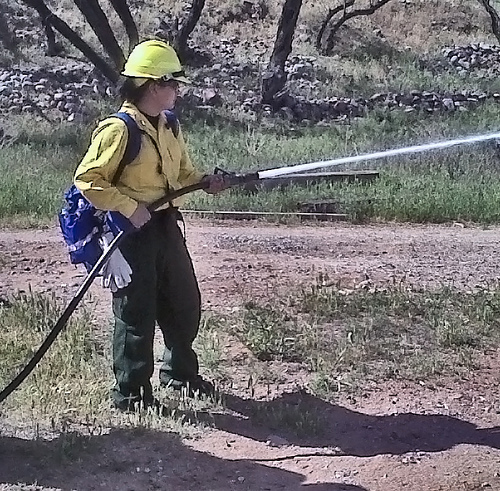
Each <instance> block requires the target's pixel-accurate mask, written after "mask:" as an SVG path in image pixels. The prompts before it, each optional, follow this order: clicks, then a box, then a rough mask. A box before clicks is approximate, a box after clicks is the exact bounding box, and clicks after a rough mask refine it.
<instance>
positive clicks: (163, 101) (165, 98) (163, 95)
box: [155, 80, 179, 109]
mask: <svg viewBox="0 0 500 491" xmlns="http://www.w3.org/2000/svg"><path fill="white" fill-rule="evenodd" d="M155 89H156V95H157V97H158V103H159V105H161V106H162V108H163V109H174V107H175V101H176V100H177V96H178V94H179V82H177V81H176V80H160V81H158V82H156V83H155Z"/></svg>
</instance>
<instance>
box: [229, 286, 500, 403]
mask: <svg viewBox="0 0 500 491" xmlns="http://www.w3.org/2000/svg"><path fill="white" fill-rule="evenodd" d="M499 314H500V290H499V289H498V288H495V289H492V290H478V291H474V292H463V291H458V290H454V289H452V288H449V287H443V288H441V289H438V290H435V291H430V290H421V291H420V290H412V289H410V288H407V287H405V286H404V285H401V286H397V287H393V288H389V289H384V290H377V289H372V290H365V289H359V290H352V291H346V290H339V289H337V288H335V287H319V286H313V287H311V288H308V289H305V290H304V291H303V292H302V293H301V294H297V295H294V296H291V297H290V298H287V299H273V300H272V301H271V302H270V303H269V304H266V305H258V304H254V303H251V304H250V303H249V304H247V305H246V306H245V309H244V312H243V314H242V315H241V319H240V321H239V323H238V326H237V328H236V329H235V328H232V329H233V330H235V332H236V333H237V334H238V336H239V338H240V339H241V340H242V342H243V343H244V344H245V345H246V346H247V347H248V348H249V349H250V350H251V351H252V353H253V354H254V355H255V356H256V357H257V358H258V359H261V360H266V361H268V360H278V361H281V362H295V363H302V364H303V365H304V366H306V367H307V368H308V370H309V371H310V373H311V377H312V381H311V389H312V391H313V392H314V393H315V394H317V395H319V396H322V397H326V398H331V397H332V396H333V394H335V393H336V392H338V391H341V390H345V389H346V388H348V389H349V390H357V389H359V388H362V387H364V386H365V385H366V383H367V382H371V381H375V382H380V381H382V380H385V379H388V378H396V379H414V380H422V379H427V378H428V377H437V376H441V375H454V374H461V373H465V372H467V371H468V370H469V369H471V368H474V366H475V365H474V360H475V359H477V357H478V355H480V354H481V353H482V352H483V351H484V350H488V349H489V348H491V347H492V346H493V347H494V346H498V343H499V341H500V324H499Z"/></svg>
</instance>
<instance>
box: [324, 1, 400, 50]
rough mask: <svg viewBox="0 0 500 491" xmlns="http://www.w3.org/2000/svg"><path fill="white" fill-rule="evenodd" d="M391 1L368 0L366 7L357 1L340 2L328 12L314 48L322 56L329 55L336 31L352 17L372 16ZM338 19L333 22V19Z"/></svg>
mask: <svg viewBox="0 0 500 491" xmlns="http://www.w3.org/2000/svg"><path fill="white" fill-rule="evenodd" d="M390 1H391V0H369V2H368V5H367V6H366V7H360V5H361V1H360V0H359V1H358V0H342V4H340V5H337V6H336V7H335V8H333V9H330V10H329V11H328V14H327V16H326V17H325V20H324V21H323V22H322V24H321V27H320V29H319V31H318V35H317V37H316V48H317V50H318V51H319V52H320V53H322V54H330V53H331V52H332V49H333V47H334V45H335V37H336V35H337V32H338V30H339V29H340V28H341V27H342V26H343V25H344V24H345V23H346V22H347V21H349V20H351V19H353V18H354V17H360V16H366V15H372V14H373V13H374V12H375V11H377V10H378V9H379V8H381V7H383V6H384V5H385V4H386V3H389V2H390ZM336 16H337V17H338V18H337V19H336V20H335V21H333V19H334V17H336Z"/></svg>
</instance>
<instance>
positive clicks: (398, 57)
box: [0, 0, 500, 224]
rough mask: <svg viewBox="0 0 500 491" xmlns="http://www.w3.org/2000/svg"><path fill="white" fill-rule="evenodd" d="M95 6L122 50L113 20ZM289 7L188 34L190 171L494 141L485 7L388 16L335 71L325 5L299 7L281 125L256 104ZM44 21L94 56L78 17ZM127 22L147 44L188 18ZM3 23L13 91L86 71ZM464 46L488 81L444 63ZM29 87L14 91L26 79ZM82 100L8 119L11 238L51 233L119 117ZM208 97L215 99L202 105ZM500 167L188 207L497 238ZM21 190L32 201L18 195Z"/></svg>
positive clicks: (165, 15) (265, 5)
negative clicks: (377, 222)
mask: <svg viewBox="0 0 500 491" xmlns="http://www.w3.org/2000/svg"><path fill="white" fill-rule="evenodd" d="M102 3H103V6H104V7H106V8H107V11H108V13H109V16H110V20H111V23H112V25H114V26H115V27H116V32H117V33H118V37H119V39H120V41H121V43H122V46H124V47H126V42H125V36H124V33H123V32H121V31H120V24H119V22H118V19H117V18H115V17H116V15H113V12H112V10H111V9H110V8H109V5H107V3H106V2H102ZM281 5H282V4H281V3H280V2H270V1H268V2H266V1H264V0H261V1H259V2H207V4H206V6H205V9H204V11H203V13H202V16H201V19H200V21H199V23H198V25H197V27H196V29H195V31H194V32H193V35H192V38H191V40H190V46H191V48H192V49H193V50H194V54H195V56H194V58H193V59H192V61H191V65H190V66H189V67H188V70H189V72H190V75H191V76H192V78H193V79H194V80H195V82H196V83H195V86H194V87H193V88H192V89H190V91H189V92H188V93H187V94H186V96H185V98H184V101H182V102H181V103H180V104H179V117H180V119H181V121H182V123H183V124H184V126H185V127H186V128H187V134H188V138H189V144H190V147H191V151H192V153H193V156H194V158H195V161H196V162H197V165H198V166H199V167H201V168H202V169H204V170H205V171H207V172H209V171H211V170H212V169H213V168H214V167H215V166H219V167H223V168H226V169H228V170H232V171H241V172H246V171H250V170H256V169H263V168H270V167H277V166H279V165H285V164H293V163H300V162H307V161H312V160H320V159H331V158H334V157H342V156H346V155H355V154H361V153H366V152H369V151H372V150H382V149H387V148H394V147H401V146H405V145H407V144H418V143H426V142H429V141H433V140H441V139H446V138H451V137H457V136H465V135H469V134H478V133H482V132H490V131H495V130H496V129H497V127H498V108H499V106H498V102H497V100H498V97H497V95H498V94H497V92H500V86H499V82H498V62H497V61H496V56H497V52H496V51H495V50H496V49H497V48H496V47H495V46H494V41H495V38H494V37H493V36H492V34H491V33H490V21H489V17H488V16H487V15H486V13H485V12H484V10H483V9H482V7H481V5H480V4H479V3H478V2H476V1H472V0H469V1H443V0H442V1H421V0H414V1H404V2H403V1H393V2H390V3H389V4H387V5H386V6H384V7H383V8H381V9H380V10H378V11H377V12H376V13H375V14H373V15H371V16H369V17H366V16H365V17H360V18H357V19H354V21H353V22H351V23H349V24H347V25H346V26H345V27H344V28H343V29H341V31H340V32H339V35H338V41H337V44H336V46H335V49H334V53H332V55H331V56H322V55H319V54H318V53H317V51H316V49H315V48H314V43H315V36H316V33H317V31H318V26H319V25H320V23H321V21H322V20H323V18H324V16H325V15H326V12H327V11H328V8H329V7H330V5H329V4H327V3H326V2H312V1H311V2H305V3H304V5H303V7H302V11H301V16H300V18H299V22H298V26H297V29H296V33H295V40H294V45H293V52H292V54H291V56H290V58H289V64H288V66H287V70H288V73H289V82H288V87H289V100H290V101H291V103H290V104H289V105H292V107H286V104H285V107H283V108H282V109H280V110H279V111H278V112H277V113H275V112H272V111H269V110H268V109H267V108H266V107H262V106H261V105H259V104H258V93H259V87H260V76H261V73H262V70H263V68H264V67H265V66H266V63H267V62H268V59H269V56H270V52H271V49H272V45H273V42H274V36H275V32H276V26H277V19H278V18H279V15H280V9H281ZM50 6H51V8H53V10H54V12H55V13H57V15H59V16H60V17H61V18H63V19H64V20H66V22H67V23H68V24H70V25H71V26H72V27H73V28H74V29H76V30H78V31H79V32H80V34H81V35H82V36H83V37H84V38H85V39H86V40H87V41H88V42H89V43H90V44H92V45H93V46H94V47H95V49H96V50H98V49H99V46H98V42H97V40H96V39H95V37H94V36H93V34H92V32H91V31H90V29H89V28H88V26H87V25H86V24H85V23H84V19H83V18H82V16H81V15H79V13H78V12H77V11H76V10H75V8H74V5H73V2H71V1H69V0H65V1H52V2H50ZM130 6H131V10H132V12H133V13H134V15H135V18H136V21H137V24H138V27H139V31H140V34H141V36H143V37H147V36H151V35H158V34H162V35H166V31H168V26H169V25H172V22H173V19H174V20H175V18H176V16H177V17H179V18H182V16H183V15H184V13H185V10H186V7H188V6H189V5H187V4H186V3H185V2H171V3H169V6H168V7H169V8H167V6H166V5H165V4H164V3H163V2H141V1H133V2H130ZM8 14H9V15H10V16H11V17H12V25H14V26H15V28H16V35H17V37H18V38H19V39H20V40H21V41H20V45H19V52H18V54H17V56H15V57H13V56H12V55H10V54H7V53H5V52H3V53H2V54H1V55H0V59H2V60H3V65H4V70H5V71H4V74H5V76H4V79H5V80H7V82H8V80H9V79H8V77H9V70H21V71H22V70H25V71H26V73H28V74H29V73H30V72H29V71H30V70H31V71H34V70H35V71H36V70H37V69H38V68H37V67H45V68H46V69H50V68H54V67H60V66H65V67H69V68H68V70H71V69H72V68H71V67H72V66H73V65H74V64H75V63H77V61H76V59H78V58H80V59H81V55H80V54H79V53H78V52H76V51H75V49H74V48H72V47H71V46H68V45H66V44H64V55H65V57H63V56H56V57H47V56H44V49H45V37H44V34H43V31H42V29H41V27H40V25H39V21H38V19H37V18H36V16H35V15H34V14H33V12H32V11H30V10H29V9H27V8H26V7H25V6H24V4H22V3H21V2H20V1H19V0H17V1H15V2H13V3H12V5H11V6H9V11H8ZM59 42H62V41H61V40H59ZM471 44H472V45H473V46H475V47H476V48H477V49H478V50H479V51H478V52H479V55H478V56H479V58H481V56H482V57H483V58H484V57H486V58H485V60H486V61H484V63H483V62H482V63H483V65H487V67H486V68H485V67H484V66H482V67H481V69H476V66H475V65H474V64H471V63H469V61H467V60H469V59H470V58H469V59H468V58H464V60H465V62H464V63H465V66H467V69H465V68H463V67H462V66H461V65H457V63H456V59H457V57H456V56H455V57H454V56H453V55H454V52H451V51H450V48H452V47H456V46H458V47H467V46H470V45H471ZM483 46H484V47H485V48H483ZM447 48H448V51H444V50H446V49H447ZM476 48H474V49H476ZM460 49H462V48H460ZM464 49H465V48H464ZM481 50H482V51H481ZM457 52H458V53H459V54H460V53H461V52H460V51H457ZM485 53H486V54H485ZM488 53H490V54H488ZM462 54H463V55H464V56H469V57H470V56H473V57H474V56H475V57H476V58H477V56H476V55H475V54H473V55H469V54H466V53H465V51H463V53H462ZM476 58H474V59H476ZM459 62H460V63H462V62H461V61H460V60H459ZM78 63H79V65H78V67H79V69H81V66H82V65H81V63H82V62H78ZM453 63H455V65H454V64H453ZM232 70H234V71H232ZM23 73H24V72H23ZM23 73H21V74H20V75H18V76H19V77H21V78H22V77H26V76H27V75H26V73H24V75H23ZM44 73H45V72H44ZM88 73H89V74H91V73H93V72H92V71H89V72H88ZM40 76H42V75H39V77H40ZM96 76H97V75H91V77H96ZM89 81H91V79H89ZM7 82H3V83H7ZM89 87H90V91H89V92H85V93H81V94H80V95H78V94H76V96H77V97H80V98H81V101H82V104H83V105H84V106H85V107H86V110H85V113H83V114H82V115H81V117H72V118H67V114H64V113H63V114H61V113H59V112H57V111H55V110H54V111H52V112H47V113H46V114H40V111H38V113H37V112H35V113H34V114H27V113H25V112H24V108H23V109H21V108H18V109H17V110H16V111H11V110H10V109H9V110H5V111H6V115H8V116H9V117H8V118H4V122H3V123H2V130H3V137H2V138H3V140H2V145H1V148H0V169H2V171H4V172H5V171H7V170H8V172H5V175H6V176H7V178H6V179H5V180H3V181H2V184H0V220H2V221H3V222H4V223H18V224H19V223H24V224H38V223H40V221H42V222H47V221H52V220H53V217H54V215H55V213H56V212H57V210H58V208H59V207H60V206H61V195H62V191H63V189H64V188H65V187H66V186H67V185H68V184H69V182H70V181H71V174H72V172H73V169H74V168H75V166H76V164H77V162H78V159H79V158H80V156H81V155H82V152H83V151H84V149H85V146H86V145H87V143H88V138H89V135H90V131H91V129H92V128H93V127H94V125H95V122H96V121H97V120H98V119H99V118H100V117H102V116H103V115H105V114H108V113H110V112H113V111H114V110H116V108H117V107H118V101H116V100H115V99H114V98H113V97H112V96H111V97H110V96H106V95H104V96H103V95H101V94H96V93H95V92H99V91H96V90H94V92H93V91H92V90H91V89H92V85H91V84H90V85H89ZM94 89H95V87H94ZM205 89H208V90H209V91H211V92H209V95H208V96H207V93H206V92H204V90H205ZM20 90H21V91H22V90H23V89H20ZM47 90H49V92H50V90H51V89H50V86H49V87H48V89H47ZM214 95H215V96H214ZM45 97H49V98H50V97H51V95H50V93H49V94H48V95H47V96H45ZM0 98H1V96H0ZM6 100H9V101H10V100H12V98H8V97H7V98H6ZM207 100H208V102H206V101H207ZM408 100H409V101H410V102H408ZM412 100H413V101H417V102H412ZM73 105H74V104H73ZM23 107H26V106H23ZM325 107H326V109H325ZM42 116H43V117H42ZM45 116H46V117H45ZM76 116H78V114H77V115H76ZM66 119H71V121H67V120H66ZM33 120H35V121H37V124H32V123H33ZM55 155H56V156H57V158H56V159H54V156H55ZM497 159H498V157H497V149H496V146H495V144H494V143H492V142H487V143H484V144H481V145H476V146H474V147H470V146H468V147H459V148H457V149H454V150H450V151H440V152H434V153H433V152H430V153H427V154H423V155H416V156H408V157H406V158H400V159H391V160H387V161H376V162H372V163H371V164H370V165H367V164H366V165H363V164H360V166H361V167H363V168H378V169H380V172H381V174H380V175H381V177H380V179H378V180H377V182H374V183H372V184H369V185H348V186H347V185H343V184H340V185H326V184H325V185H320V186H319V187H318V186H313V187H311V186H310V187H308V188H305V189H296V188H290V189H287V190H284V191H280V192H274V191H273V192H261V193H259V194H250V195H249V194H248V193H246V192H242V191H240V190H232V191H230V192H227V193H224V194H223V195H221V196H220V197H217V198H216V199H210V200H207V199H206V197H205V196H204V195H203V194H200V195H197V196H193V197H192V199H191V200H190V202H189V204H188V205H187V206H189V207H192V208H202V209H213V208H216V209H238V210H265V211H296V210H298V209H300V206H301V204H303V203H307V202H308V201H311V200H318V199H319V200H335V201H337V202H338V203H339V206H338V208H339V210H338V211H341V212H345V213H348V214H349V215H350V216H351V217H352V218H354V219H374V218H376V219H397V220H410V221H437V222H440V221H448V220H465V221H479V222H489V223H491V222H496V221H497V219H498V216H499V215H498V212H497V210H498V196H500V188H499V187H498V186H497V182H498V179H497V172H498V169H497V168H498V165H497ZM334 170H338V169H334ZM27 183H31V185H30V186H29V189H30V190H31V191H30V192H29V193H27V192H26V191H23V189H24V187H25V186H26V184H27Z"/></svg>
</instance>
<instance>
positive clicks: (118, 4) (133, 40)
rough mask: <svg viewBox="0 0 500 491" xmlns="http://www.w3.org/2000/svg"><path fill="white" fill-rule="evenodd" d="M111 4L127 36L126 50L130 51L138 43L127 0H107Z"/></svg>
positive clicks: (135, 27)
mask: <svg viewBox="0 0 500 491" xmlns="http://www.w3.org/2000/svg"><path fill="white" fill-rule="evenodd" d="M109 1H110V2H111V5H112V6H113V8H114V9H115V11H116V13H117V14H118V17H120V20H121V21H122V23H123V25H124V27H125V31H126V32H127V36H128V51H129V53H130V51H132V48H133V47H134V46H135V45H136V44H138V43H139V33H138V32H137V25H136V24H135V21H134V18H133V17H132V14H131V13H130V9H129V8H128V5H127V0H109Z"/></svg>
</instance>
